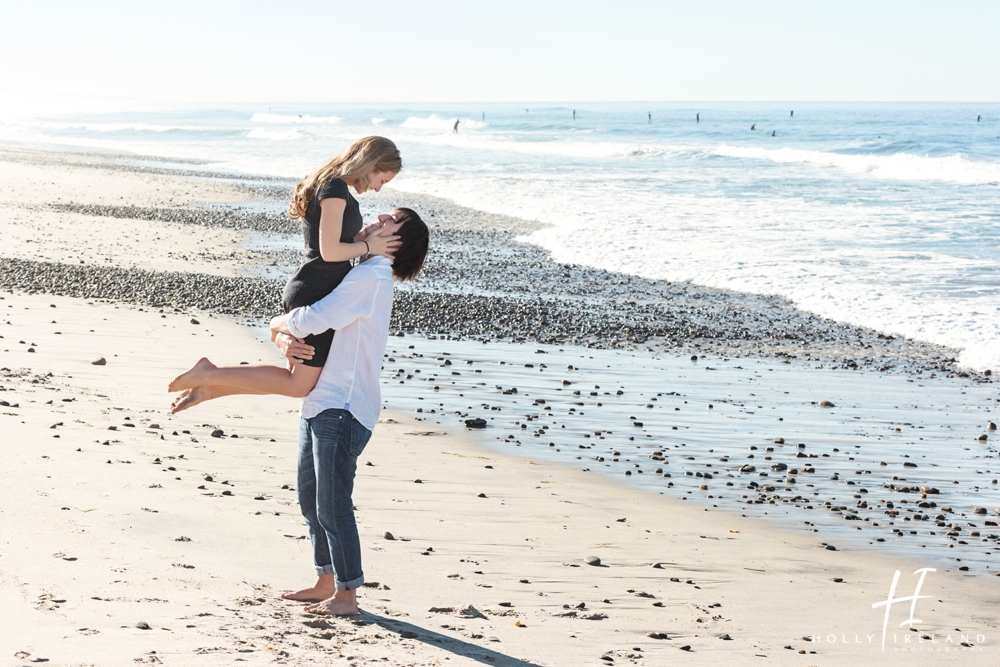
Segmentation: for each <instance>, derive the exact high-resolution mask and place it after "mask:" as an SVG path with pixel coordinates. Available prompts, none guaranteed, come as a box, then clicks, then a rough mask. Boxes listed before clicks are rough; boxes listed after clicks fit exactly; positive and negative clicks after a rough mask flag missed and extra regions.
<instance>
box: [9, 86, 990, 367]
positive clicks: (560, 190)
mask: <svg viewBox="0 0 1000 667" xmlns="http://www.w3.org/2000/svg"><path fill="white" fill-rule="evenodd" d="M574 110H575V112H576V118H575V119H574V117H573V112H574ZM792 111H794V115H792V114H791V112H792ZM696 114H700V121H696ZM978 116H982V120H981V121H977V117H978ZM456 120H458V121H459V127H458V132H457V133H456V132H455V131H454V123H455V121H456ZM752 127H754V128H755V129H751V128H752ZM366 134H383V135H385V136H388V137H390V138H392V139H393V140H394V141H396V142H397V143H398V145H399V146H400V148H401V150H402V152H403V157H404V161H405V170H404V172H403V173H401V174H400V175H399V177H398V178H397V179H396V180H395V181H393V184H392V186H393V187H395V188H397V189H400V190H403V191H409V192H421V193H427V194H432V195H437V196H441V197H446V198H449V199H452V200H454V201H456V202H457V203H459V204H462V205H466V206H470V207H474V208H478V209H482V210H486V211H490V212H495V213H503V214H509V215H514V216H519V217H523V218H527V219H530V220H537V221H540V222H544V223H548V226H547V227H545V228H544V229H541V230H540V231H538V232H536V233H534V234H531V235H530V236H527V237H526V238H525V240H527V241H528V242H531V243H536V244H538V245H540V246H542V247H544V248H546V249H548V250H550V251H551V252H552V254H553V256H554V258H555V259H556V260H557V261H560V262H565V263H577V264H586V265H590V266H595V267H599V268H604V269H609V270H615V271H623V272H627V273H633V274H637V275H642V276H645V277H650V278H662V279H666V280H672V281H690V282H693V283H697V284H703V285H710V286H714V287H723V288H728V289H733V290H738V291H744V292H750V293H766V294H780V295H783V296H785V297H787V298H789V299H791V300H792V301H793V302H795V303H796V304H797V305H798V306H799V307H801V308H803V309H805V310H808V311H811V312H814V313H817V314H819V315H823V316H826V317H829V318H832V319H834V320H838V321H843V322H848V323H852V324H858V325H863V326H868V327H872V328H874V329H876V330H878V331H881V332H884V333H888V334H894V335H904V336H909V337H912V338H915V339H918V340H924V341H929V342H933V343H939V344H942V345H946V346H949V347H953V348H956V349H958V350H960V356H959V360H960V362H961V363H962V364H963V365H965V366H967V367H970V368H974V369H985V368H991V367H992V368H993V369H997V368H1000V224H998V223H1000V105H997V104H980V105H976V104H862V103H858V104H816V103H813V104H790V103H782V104H749V103H744V104H741V103H728V104H722V103H705V104H697V103H684V104H670V105H665V104H600V105H598V104H581V105H579V106H576V107H575V109H574V107H573V106H571V105H563V106H555V105H552V106H542V107H539V106H534V105H530V104H528V105H521V106H519V105H510V104H506V105H498V104H479V105H475V106H471V105H465V106H460V105H452V106H447V105H439V106H434V105H409V106H407V105H380V106H370V105H369V106H364V105H326V106H322V105H304V106H301V107H292V106H288V105H282V106H278V105H267V104H258V105H243V106H229V107H213V108H187V109H159V110H155V109H153V110H140V111H129V112H121V113H113V114H109V113H105V114H76V115H65V116H60V117H55V116H50V117H21V118H5V119H0V140H6V141H15V142H21V143H28V144H34V145H47V146H53V145H62V146H76V147H83V148H111V149H119V150H127V151H133V152H136V153H140V154H144V155H153V156H162V157H165V158H177V159H196V160H202V161H205V162H206V163H207V164H205V165H203V167H201V168H204V169H216V170H220V171H224V172H244V173H255V174H269V175H279V176H288V177H294V178H297V177H301V176H302V175H304V174H305V173H307V172H309V171H311V170H312V169H314V168H315V167H316V166H318V165H319V164H320V163H322V162H323V161H324V160H325V159H327V158H328V157H330V156H332V155H334V154H335V153H337V152H338V151H339V150H341V149H342V148H343V147H344V146H345V145H347V144H348V143H349V142H350V141H352V140H353V139H356V138H358V137H360V136H364V135H366Z"/></svg>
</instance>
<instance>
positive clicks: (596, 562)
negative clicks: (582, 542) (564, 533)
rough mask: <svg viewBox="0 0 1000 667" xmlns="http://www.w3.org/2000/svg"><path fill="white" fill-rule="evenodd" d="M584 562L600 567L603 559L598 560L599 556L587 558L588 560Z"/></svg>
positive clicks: (585, 559)
mask: <svg viewBox="0 0 1000 667" xmlns="http://www.w3.org/2000/svg"><path fill="white" fill-rule="evenodd" d="M583 562H585V563H586V564H587V565H600V564H601V559H600V558H598V557H597V556H587V557H586V558H584V559H583Z"/></svg>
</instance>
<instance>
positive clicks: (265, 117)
mask: <svg viewBox="0 0 1000 667" xmlns="http://www.w3.org/2000/svg"><path fill="white" fill-rule="evenodd" d="M342 120H344V118H343V117H342V116H310V115H309V114H299V115H289V114H276V113H255V114H254V115H253V117H251V118H250V122H251V123H273V124H275V125H290V124H293V123H296V124H305V125H310V124H311V125H322V124H325V125H334V124H336V123H339V122H341V121H342Z"/></svg>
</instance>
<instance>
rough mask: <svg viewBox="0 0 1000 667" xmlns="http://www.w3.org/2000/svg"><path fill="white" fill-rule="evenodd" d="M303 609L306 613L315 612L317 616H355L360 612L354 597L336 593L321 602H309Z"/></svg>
mask: <svg viewBox="0 0 1000 667" xmlns="http://www.w3.org/2000/svg"><path fill="white" fill-rule="evenodd" d="M338 592H339V591H338ZM352 597H353V596H352ZM304 611H305V612H306V613H307V614H317V615H319V616H357V615H358V614H360V613H361V611H360V610H359V609H358V601H357V600H356V599H346V598H340V597H337V596H336V595H334V597H332V598H328V599H326V600H323V601H322V602H317V603H316V604H311V605H309V606H308V607H305V609H304Z"/></svg>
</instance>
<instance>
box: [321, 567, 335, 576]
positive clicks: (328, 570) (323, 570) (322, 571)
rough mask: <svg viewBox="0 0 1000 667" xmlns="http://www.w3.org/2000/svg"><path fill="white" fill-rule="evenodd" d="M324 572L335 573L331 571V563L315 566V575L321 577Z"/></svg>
mask: <svg viewBox="0 0 1000 667" xmlns="http://www.w3.org/2000/svg"><path fill="white" fill-rule="evenodd" d="M326 574H336V572H334V571H333V565H317V566H316V576H318V577H322V576H323V575H326Z"/></svg>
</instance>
